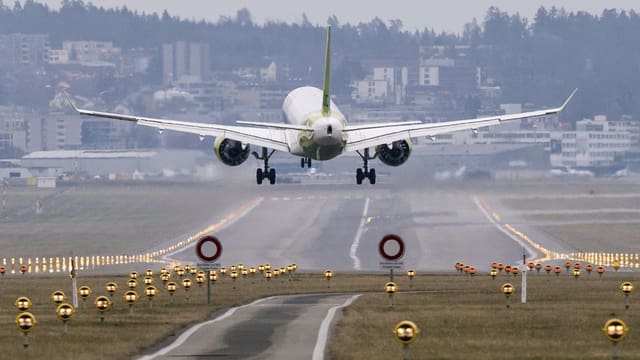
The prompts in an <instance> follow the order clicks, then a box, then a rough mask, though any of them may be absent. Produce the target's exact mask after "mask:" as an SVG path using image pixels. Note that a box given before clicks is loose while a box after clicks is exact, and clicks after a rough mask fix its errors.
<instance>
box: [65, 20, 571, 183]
mask: <svg viewBox="0 0 640 360" xmlns="http://www.w3.org/2000/svg"><path fill="white" fill-rule="evenodd" d="M330 54H331V27H329V28H328V29H327V46H326V54H325V65H324V71H325V73H324V87H323V89H319V88H315V87H311V86H303V87H299V88H297V89H294V90H292V91H291V92H290V93H289V94H288V95H287V96H286V97H285V99H284V102H283V105H282V110H283V113H284V121H285V122H284V123H262V122H249V121H238V122H237V123H238V124H242V125H245V126H238V125H217V124H205V123H194V122H184V121H176V120H164V119H155V118H146V117H140V116H131V115H121V114H115V113H107V112H99V111H92V110H84V109H79V108H77V107H76V106H75V104H73V102H72V101H71V99H70V98H69V96H68V95H67V94H66V93H65V96H66V97H67V100H68V101H69V103H70V104H71V106H72V107H73V108H74V109H75V111H77V112H78V113H80V114H83V115H89V116H97V117H103V118H110V119H116V120H126V121H135V122H136V123H138V124H140V125H145V126H150V127H155V128H158V129H160V131H164V130H174V131H180V132H186V133H193V134H196V135H199V136H200V139H204V137H205V136H215V137H217V139H216V141H215V145H214V151H215V154H216V156H217V157H218V159H219V160H220V161H221V162H222V163H224V164H226V165H229V166H237V165H240V164H242V163H243V162H245V161H246V160H247V159H248V158H249V154H250V153H251V154H253V156H254V157H255V158H256V159H259V160H263V161H264V166H263V168H259V169H257V171H256V181H257V183H258V184H262V181H263V180H264V179H268V180H269V182H270V183H271V184H274V183H275V182H276V170H275V169H273V168H270V167H269V158H271V155H273V153H274V152H275V151H276V150H278V151H284V152H288V153H290V154H292V155H294V156H300V157H301V159H300V166H301V167H302V168H304V167H305V166H306V167H309V168H310V167H311V161H312V159H313V160H321V161H324V160H331V159H333V158H335V157H336V156H338V155H340V154H342V153H345V152H356V153H357V154H358V155H360V158H361V159H362V161H363V166H362V168H358V169H356V183H357V184H362V181H363V180H364V179H369V183H371V184H375V182H376V172H375V169H370V168H369V160H373V159H376V158H377V159H379V160H380V161H381V162H382V163H383V164H385V165H389V166H400V165H402V164H404V163H405V162H406V161H407V159H408V158H409V156H410V155H411V139H413V138H418V137H425V136H426V137H430V138H432V139H434V138H435V136H436V135H438V134H443V133H449V132H453V131H459V130H472V131H473V132H474V133H477V131H478V129H479V128H480V127H483V126H492V125H498V124H501V123H503V122H507V121H513V120H519V119H524V118H530V117H536V116H545V115H551V114H555V113H558V112H560V111H562V109H564V107H565V106H566V105H567V103H568V102H569V100H571V98H572V97H573V95H574V94H575V92H576V90H577V89H576V90H574V91H573V92H572V93H571V95H569V97H568V98H567V100H566V101H565V102H564V103H563V104H562V106H560V107H558V108H553V109H548V110H538V111H530V112H525V113H519V114H510V115H500V116H492V117H486V118H479V119H469V120H456V121H448V122H441V123H422V122H420V121H405V122H395V123H378V124H366V125H348V124H347V120H346V118H345V116H344V114H343V113H342V112H340V110H339V109H338V107H337V106H336V104H334V103H333V101H332V100H331V97H330V93H329V90H330V86H329V83H330V82H329V75H330V74H329V73H330V68H331V66H330V64H331V61H330ZM250 145H255V146H259V147H261V153H260V154H259V153H257V152H255V151H254V152H251V150H250ZM371 149H373V155H371V154H372V151H371Z"/></svg>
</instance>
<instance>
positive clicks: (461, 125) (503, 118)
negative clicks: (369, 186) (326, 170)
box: [343, 89, 578, 151]
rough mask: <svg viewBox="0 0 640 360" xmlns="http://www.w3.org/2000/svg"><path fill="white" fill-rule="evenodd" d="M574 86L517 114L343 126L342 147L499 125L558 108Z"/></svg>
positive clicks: (565, 103) (560, 108)
mask: <svg viewBox="0 0 640 360" xmlns="http://www.w3.org/2000/svg"><path fill="white" fill-rule="evenodd" d="M577 90H578V89H575V90H573V92H572V93H571V95H569V97H568V98H567V100H565V102H564V103H563V104H562V106H560V107H557V108H553V109H547V110H537V111H530V112H524V113H519V114H510V115H500V116H493V117H485V118H478V119H469V120H456V121H447V122H440V123H419V124H415V123H407V124H402V123H400V124H392V125H391V126H383V127H375V126H371V127H366V126H355V127H349V126H347V127H346V128H345V129H344V130H343V132H344V133H346V134H347V135H348V140H347V145H346V147H345V151H357V150H363V149H366V148H371V147H375V146H378V145H382V144H391V143H392V142H394V141H398V140H404V139H410V138H417V137H424V136H434V135H438V134H444V133H450V132H454V131H459V130H472V129H478V128H481V127H484V126H492V125H499V124H501V123H503V122H508V121H513V120H520V119H526V118H530V117H537V116H545V115H552V114H556V113H558V112H560V111H562V110H563V109H564V108H565V106H567V104H568V103H569V101H570V100H571V98H572V97H573V95H574V94H575V93H576V91H577Z"/></svg>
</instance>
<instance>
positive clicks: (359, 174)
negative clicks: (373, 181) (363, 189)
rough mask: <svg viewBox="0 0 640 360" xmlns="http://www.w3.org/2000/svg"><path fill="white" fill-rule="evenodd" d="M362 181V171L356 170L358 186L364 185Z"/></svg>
mask: <svg viewBox="0 0 640 360" xmlns="http://www.w3.org/2000/svg"><path fill="white" fill-rule="evenodd" d="M362 179H364V174H363V173H362V169H360V168H358V169H356V184H358V185H362Z"/></svg>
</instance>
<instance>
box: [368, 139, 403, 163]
mask: <svg viewBox="0 0 640 360" xmlns="http://www.w3.org/2000/svg"><path fill="white" fill-rule="evenodd" d="M376 153H377V154H378V158H379V159H380V161H382V163H383V164H385V165H389V166H400V165H402V164H404V163H405V162H406V161H407V160H408V159H409V155H411V142H410V141H407V140H398V141H394V142H393V143H392V144H391V146H389V145H387V144H384V145H378V146H376Z"/></svg>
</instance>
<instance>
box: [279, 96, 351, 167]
mask: <svg viewBox="0 0 640 360" xmlns="http://www.w3.org/2000/svg"><path fill="white" fill-rule="evenodd" d="M322 96H323V92H322V90H321V89H318V88H315V87H312V86H304V87H299V88H297V89H294V90H293V91H291V92H290V93H289V94H288V95H287V97H286V98H285V99H284V102H283V104H282V112H283V117H284V122H285V123H288V124H292V125H303V126H307V127H310V128H313V131H304V130H302V131H300V130H287V143H288V145H289V148H290V149H291V153H292V154H293V155H297V156H303V157H308V158H311V159H314V160H330V159H333V158H334V157H336V156H338V155H340V154H342V152H343V150H344V147H345V145H346V144H347V139H346V134H344V133H343V132H342V130H343V129H344V128H345V126H346V125H347V120H346V118H345V117H344V115H343V114H342V113H341V112H340V110H339V109H338V107H337V106H336V104H334V102H333V101H331V102H330V107H329V112H328V113H325V114H323V113H322V109H321V108H320V104H322Z"/></svg>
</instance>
